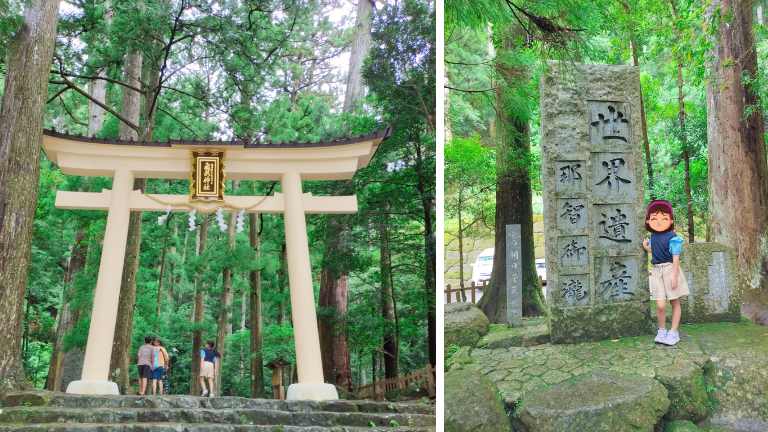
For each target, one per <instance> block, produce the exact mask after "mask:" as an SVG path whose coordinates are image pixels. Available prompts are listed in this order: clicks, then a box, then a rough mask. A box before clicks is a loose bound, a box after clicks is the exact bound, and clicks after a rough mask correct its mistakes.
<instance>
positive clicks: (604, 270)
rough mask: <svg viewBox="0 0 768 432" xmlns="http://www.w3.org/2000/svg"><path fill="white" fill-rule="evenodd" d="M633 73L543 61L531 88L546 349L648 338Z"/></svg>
mask: <svg viewBox="0 0 768 432" xmlns="http://www.w3.org/2000/svg"><path fill="white" fill-rule="evenodd" d="M641 143H642V138H641V124H640V87H639V75H638V69H637V68H635V67H632V66H626V65H619V66H608V65H580V64H576V65H574V64H567V63H551V64H550V67H549V70H548V71H547V72H546V73H545V74H544V76H543V77H542V80H541V146H542V185H543V188H544V226H545V229H544V232H545V238H546V261H547V287H548V289H547V300H548V303H549V305H550V308H551V311H552V314H551V318H550V331H551V337H552V342H554V343H572V342H579V341H588V340H600V339H608V338H617V337H621V336H634V335H639V334H644V333H649V332H651V331H652V324H651V321H650V319H649V308H648V297H649V296H648V277H647V276H646V272H645V271H644V270H643V269H644V265H645V263H646V262H647V258H646V254H645V251H644V250H643V249H642V243H641V242H642V238H643V236H644V235H645V227H644V217H645V214H644V210H645V207H644V202H643V161H642V156H641V150H640V149H641Z"/></svg>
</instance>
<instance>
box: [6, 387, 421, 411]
mask: <svg viewBox="0 0 768 432" xmlns="http://www.w3.org/2000/svg"><path fill="white" fill-rule="evenodd" d="M2 406H5V407H15V406H48V407H58V408H164V409H165V408H190V409H192V408H208V409H266V410H278V411H289V412H302V411H304V412H311V411H328V412H367V413H411V414H429V415H433V413H434V407H433V406H432V405H429V404H425V403H395V402H375V401H369V400H336V401H325V402H313V401H285V400H274V399H248V398H243V397H233V396H224V397H215V398H207V397H199V396H187V395H168V396H89V395H73V394H66V393H53V392H16V393H9V394H7V395H5V396H4V397H3V399H2Z"/></svg>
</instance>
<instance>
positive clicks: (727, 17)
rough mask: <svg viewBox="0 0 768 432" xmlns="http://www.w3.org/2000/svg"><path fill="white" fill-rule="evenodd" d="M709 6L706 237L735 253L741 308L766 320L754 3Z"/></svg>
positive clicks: (764, 188) (765, 211)
mask: <svg viewBox="0 0 768 432" xmlns="http://www.w3.org/2000/svg"><path fill="white" fill-rule="evenodd" d="M711 8H712V9H710V13H711V15H710V18H711V19H712V21H713V22H714V24H715V25H717V33H716V36H715V45H714V49H713V52H712V54H713V55H712V56H711V59H712V60H711V64H710V70H711V74H712V76H711V79H710V82H709V85H708V86H707V117H708V122H707V123H708V128H707V143H708V148H709V170H710V171H709V188H710V201H709V209H710V218H711V229H712V240H714V241H718V242H722V243H724V244H727V245H729V246H731V247H733V248H734V249H735V251H736V256H737V260H738V262H739V264H740V267H742V268H744V269H745V270H746V272H745V273H746V275H745V277H746V278H747V280H746V284H747V286H748V289H746V290H745V292H744V305H743V310H744V312H746V313H747V314H748V315H750V316H752V317H753V318H755V319H757V320H759V321H761V322H763V323H768V275H767V274H766V272H768V247H766V246H765V241H766V229H767V227H768V162H767V161H766V149H765V141H764V130H763V115H762V112H761V111H760V109H759V103H758V98H757V92H756V89H755V88H754V83H753V81H752V80H753V79H754V78H755V77H756V76H757V56H756V53H757V52H756V50H755V42H754V38H753V36H752V2H750V1H739V0H713V2H712V5H711ZM734 59H736V60H734Z"/></svg>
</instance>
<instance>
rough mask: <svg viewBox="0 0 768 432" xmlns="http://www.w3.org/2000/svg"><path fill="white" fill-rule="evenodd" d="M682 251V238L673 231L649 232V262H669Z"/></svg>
mask: <svg viewBox="0 0 768 432" xmlns="http://www.w3.org/2000/svg"><path fill="white" fill-rule="evenodd" d="M682 252H683V238H682V237H680V236H679V235H677V233H675V232H674V231H667V232H663V233H651V264H662V263H671V262H672V256H673V255H680V254H681V253H682Z"/></svg>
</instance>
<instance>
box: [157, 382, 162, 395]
mask: <svg viewBox="0 0 768 432" xmlns="http://www.w3.org/2000/svg"><path fill="white" fill-rule="evenodd" d="M157 387H158V393H159V394H160V395H161V396H162V394H163V380H157Z"/></svg>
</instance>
